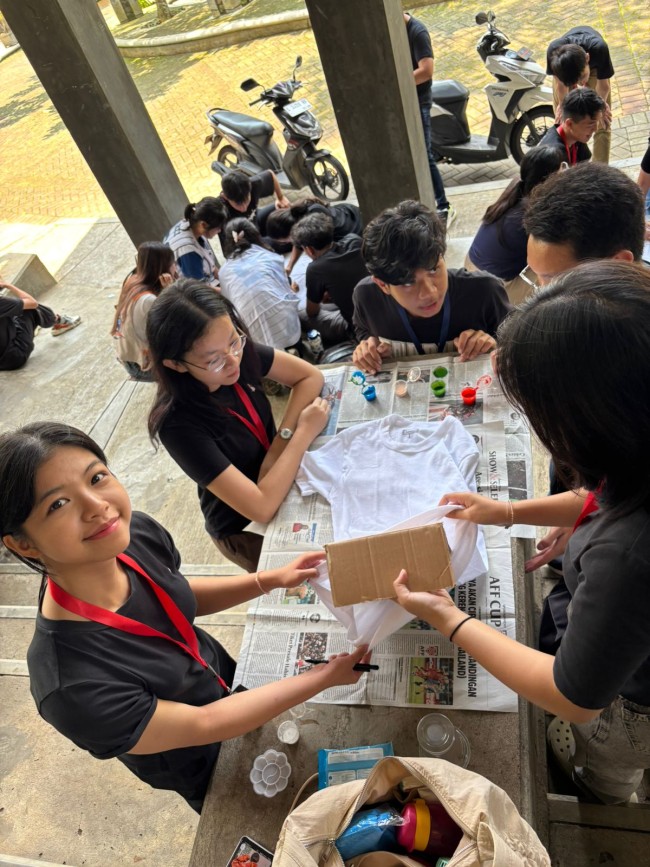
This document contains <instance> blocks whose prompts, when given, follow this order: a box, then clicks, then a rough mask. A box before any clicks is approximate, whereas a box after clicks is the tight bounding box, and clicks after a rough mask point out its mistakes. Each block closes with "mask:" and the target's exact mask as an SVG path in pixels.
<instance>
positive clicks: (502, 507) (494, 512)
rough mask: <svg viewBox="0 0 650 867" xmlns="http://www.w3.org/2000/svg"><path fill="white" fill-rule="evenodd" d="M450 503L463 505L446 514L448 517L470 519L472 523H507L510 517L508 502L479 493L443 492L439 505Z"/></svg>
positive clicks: (461, 519)
mask: <svg viewBox="0 0 650 867" xmlns="http://www.w3.org/2000/svg"><path fill="white" fill-rule="evenodd" d="M450 504H454V505H459V506H462V507H463V508H462V509H456V510H455V511H453V512H450V513H449V514H448V515H447V517H448V518H458V520H459V521H472V523H474V524H509V523H510V518H511V517H512V513H511V510H510V503H502V502H499V501H498V500H491V499H490V498H489V497H482V496H481V495H480V494H469V493H460V494H445V495H444V497H443V498H442V499H441V500H440V502H439V503H438V505H439V506H448V505H450Z"/></svg>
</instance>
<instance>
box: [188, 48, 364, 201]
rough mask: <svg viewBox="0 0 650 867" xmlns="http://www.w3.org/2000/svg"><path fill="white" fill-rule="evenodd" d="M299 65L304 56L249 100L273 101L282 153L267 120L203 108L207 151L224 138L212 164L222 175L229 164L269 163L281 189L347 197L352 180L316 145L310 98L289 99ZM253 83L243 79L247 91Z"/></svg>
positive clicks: (259, 167)
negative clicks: (284, 78) (306, 189)
mask: <svg viewBox="0 0 650 867" xmlns="http://www.w3.org/2000/svg"><path fill="white" fill-rule="evenodd" d="M301 65H302V57H300V56H298V57H297V58H296V63H295V66H294V68H293V74H292V76H291V78H290V79H289V80H287V81H279V82H278V83H277V84H275V85H274V86H273V87H270V88H267V89H264V90H262V93H261V95H260V96H259V97H258V98H257V99H254V100H253V101H252V102H250V103H249V105H256V104H257V103H260V102H261V103H263V104H264V105H271V106H273V114H274V115H275V116H276V117H277V118H278V120H279V121H280V123H281V124H282V135H283V136H284V140H285V142H286V150H285V152H284V156H282V155H281V153H280V150H279V148H278V146H277V145H276V143H275V142H274V141H273V132H274V130H273V127H272V126H271V124H270V123H267V122H266V121H263V120H258V119H256V118H254V117H250V116H249V115H247V114H239V113H238V112H234V111H228V110H226V109H223V108H211V109H210V110H209V111H207V112H206V114H207V118H208V121H209V122H210V126H211V127H212V133H211V135H209V136H208V137H207V138H206V140H205V142H206V144H208V143H210V153H211V154H212V153H214V151H215V150H216V149H217V148H218V147H219V145H220V144H221V142H222V141H223V140H224V139H225V141H226V142H227V144H226V145H224V146H223V147H222V148H221V150H219V152H218V153H217V159H216V160H215V161H214V162H213V163H212V170H213V171H214V172H216V173H217V174H219V175H221V176H223V175H224V174H225V173H226V172H228V171H232V170H233V169H238V170H239V171H243V172H245V173H246V174H247V175H255V174H257V173H258V172H262V171H264V170H265V169H271V170H272V171H273V172H275V174H276V176H277V178H278V180H279V182H280V186H282V187H284V188H285V189H294V190H299V189H302V187H306V186H308V187H309V188H310V190H311V191H312V193H313V194H314V195H315V196H318V197H320V198H321V199H326V200H327V201H330V202H338V201H341V200H342V199H346V198H347V196H348V193H349V192H350V180H349V178H348V175H347V172H346V171H345V169H344V168H343V166H342V165H341V163H340V162H339V161H338V160H337V159H336V158H335V157H333V156H332V154H331V153H330V152H329V151H328V150H324V149H323V148H317V147H316V145H317V144H318V142H319V141H320V139H321V137H322V135H323V128H322V126H321V125H320V123H319V122H318V120H317V118H316V117H315V116H314V115H313V114H312V112H311V111H310V109H311V107H312V106H311V104H310V103H309V102H308V101H307V100H306V99H298V100H296V101H295V102H294V101H293V95H294V93H295V92H296V91H297V90H298V89H299V88H300V87H302V82H300V81H297V80H296V71H297V70H298V69H299V68H300V66H301ZM256 87H261V85H260V84H258V82H257V81H255V79H254V78H247V79H246V81H243V82H242V83H241V89H242V90H243V91H244V92H246V93H248V92H249V91H251V90H254V89H255V88H256Z"/></svg>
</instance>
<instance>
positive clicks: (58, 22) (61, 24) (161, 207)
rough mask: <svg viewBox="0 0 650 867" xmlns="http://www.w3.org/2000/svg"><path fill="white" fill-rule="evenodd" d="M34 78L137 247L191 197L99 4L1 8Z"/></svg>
mask: <svg viewBox="0 0 650 867" xmlns="http://www.w3.org/2000/svg"><path fill="white" fill-rule="evenodd" d="M0 9H2V12H3V13H4V16H5V18H6V19H7V22H8V23H9V26H10V27H11V29H12V30H13V32H14V33H15V35H16V38H17V39H18V41H19V42H20V44H21V46H22V48H23V50H24V52H25V54H26V55H27V57H28V59H29V62H30V63H31V65H32V67H33V68H34V72H35V73H36V75H38V77H39V79H40V80H41V83H42V85H43V87H44V88H45V90H46V91H47V93H48V96H49V97H50V99H51V100H52V102H53V103H54V106H55V108H56V109H57V111H58V112H59V114H60V116H61V120H62V121H63V123H64V124H65V125H66V127H67V128H68V130H69V131H70V133H71V135H72V137H73V138H74V140H75V142H76V144H77V146H78V148H79V150H80V151H81V153H82V154H83V156H84V159H85V160H86V162H87V163H88V165H89V166H90V169H91V171H92V172H93V174H94V175H95V177H96V178H97V181H98V182H99V184H100V186H101V188H102V189H103V191H104V192H105V194H106V196H107V197H108V199H109V201H110V203H111V205H112V206H113V208H114V209H115V212H116V213H117V216H118V217H119V219H120V220H121V222H122V224H123V225H124V228H125V229H126V231H127V232H128V234H129V237H130V238H131V240H132V241H133V243H134V244H136V245H137V244H140V243H141V242H142V241H150V240H158V239H161V238H162V237H163V235H164V234H165V233H166V232H167V230H168V229H169V227H170V226H171V225H172V224H173V223H175V222H177V221H178V220H179V219H180V218H181V216H182V212H183V209H184V208H185V205H186V204H187V196H186V194H185V191H184V190H183V187H182V185H181V182H180V180H179V179H178V175H177V174H176V172H175V170H174V167H173V166H172V163H171V161H170V159H169V156H168V155H167V152H166V150H165V149H164V147H163V145H162V142H161V141H160V138H159V137H158V133H157V132H156V130H155V128H154V125H153V123H152V122H151V118H150V117H149V114H148V113H147V110H146V108H145V106H144V103H143V102H142V99H141V97H140V94H139V93H138V91H137V89H136V86H135V84H134V83H133V79H132V78H131V76H130V74H129V71H128V69H127V68H126V65H125V64H124V61H123V60H122V57H121V56H120V54H119V52H118V50H117V47H116V45H115V42H114V41H113V38H112V36H111V34H110V32H109V31H108V28H107V27H106V24H105V23H104V19H103V17H102V15H101V12H100V11H99V10H98V8H97V4H96V3H95V2H94V0H20V2H19V3H17V2H16V0H0Z"/></svg>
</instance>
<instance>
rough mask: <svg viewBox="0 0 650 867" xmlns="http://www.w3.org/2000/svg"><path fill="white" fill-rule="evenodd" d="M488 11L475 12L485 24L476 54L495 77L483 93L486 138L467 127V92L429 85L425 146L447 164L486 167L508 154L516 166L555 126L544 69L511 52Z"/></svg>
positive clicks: (451, 84) (456, 86) (453, 85)
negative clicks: (487, 127) (428, 144)
mask: <svg viewBox="0 0 650 867" xmlns="http://www.w3.org/2000/svg"><path fill="white" fill-rule="evenodd" d="M495 20H496V15H495V14H494V13H493V12H487V13H485V12H479V14H478V15H477V16H476V18H475V21H476V23H477V24H487V30H486V32H485V33H484V34H483V36H482V37H481V39H479V41H478V43H477V45H476V50H477V51H478V54H479V57H480V58H481V60H482V61H483V63H485V66H486V68H487V69H488V71H489V72H490V73H492V75H493V76H494V77H495V78H496V80H497V81H496V83H491V84H488V85H487V86H486V87H485V92H486V94H487V98H488V104H489V106H490V111H491V113H492V122H491V124H490V133H489V135H488V136H487V137H486V136H481V135H474V134H473V133H471V132H470V129H469V124H468V122H467V102H468V100H469V90H468V89H467V88H466V87H464V85H462V84H461V83H460V82H459V81H454V80H453V79H449V80H447V81H434V82H433V84H432V86H431V93H432V97H433V105H432V107H431V141H432V144H433V149H434V151H437V152H438V154H439V155H440V156H441V157H442V161H443V162H447V163H487V162H492V161H493V160H503V159H506V157H508V156H509V155H510V154H512V156H513V157H514V158H515V160H516V161H517V162H518V163H520V162H521V160H522V159H523V156H524V154H525V153H526V151H527V150H529V149H530V148H532V147H535V145H537V144H539V142H540V140H541V138H542V136H543V135H544V133H545V132H546V131H547V129H549V128H550V127H551V126H553V124H554V123H555V112H554V110H553V91H552V89H551V88H550V87H543V86H542V85H543V82H544V79H545V77H546V70H544V69H543V68H542V67H541V66H539V65H538V64H537V63H535V62H534V61H533V56H532V52H531V51H530V49H528V48H521V49H520V50H519V51H512V50H511V49H508V48H507V47H506V46H508V45H510V40H509V39H508V37H507V36H506V35H505V33H503V32H502V31H501V30H498V29H497V27H496V26H495V24H494V22H495Z"/></svg>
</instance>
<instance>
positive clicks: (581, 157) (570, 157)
mask: <svg viewBox="0 0 650 867" xmlns="http://www.w3.org/2000/svg"><path fill="white" fill-rule="evenodd" d="M604 108H605V103H604V102H603V100H602V99H601V98H600V97H599V96H598V94H597V93H596V92H595V91H594V90H589V89H588V88H586V87H581V88H576V89H575V90H571V91H570V92H569V93H568V94H567V95H566V96H565V97H564V99H563V100H562V105H561V108H560V114H561V117H562V122H561V123H559V124H556V125H555V126H552V127H551V128H550V129H548V130H547V131H546V132H545V134H544V136H543V138H542V140H541V141H540V145H545V146H546V147H552V148H556V149H557V150H558V151H559V152H560V153H561V154H562V159H563V160H564V161H565V162H566V163H567V165H569V166H575V165H576V164H577V163H580V162H585V161H586V160H589V159H591V151H590V150H589V147H588V146H587V142H588V141H589V139H590V138H591V137H592V135H593V134H594V133H595V131H596V129H597V127H598V123H599V122H600V118H601V117H602V114H603V110H604Z"/></svg>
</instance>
